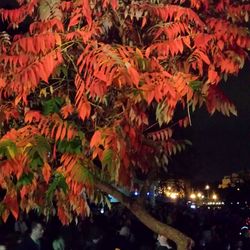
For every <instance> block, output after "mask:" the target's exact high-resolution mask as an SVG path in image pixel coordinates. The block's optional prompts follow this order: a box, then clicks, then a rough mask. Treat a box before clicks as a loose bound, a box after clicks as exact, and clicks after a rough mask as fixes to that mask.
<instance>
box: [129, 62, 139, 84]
mask: <svg viewBox="0 0 250 250" xmlns="http://www.w3.org/2000/svg"><path fill="white" fill-rule="evenodd" d="M128 73H129V75H130V78H131V80H132V82H133V83H134V84H135V86H136V87H138V84H139V81H140V75H139V73H138V71H137V70H136V69H135V68H133V67H132V66H131V65H129V66H128Z"/></svg>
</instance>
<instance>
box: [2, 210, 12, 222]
mask: <svg viewBox="0 0 250 250" xmlns="http://www.w3.org/2000/svg"><path fill="white" fill-rule="evenodd" d="M9 215H10V211H9V210H8V209H5V210H4V212H3V213H2V219H3V222H4V223H6V221H7V219H8V217H9Z"/></svg>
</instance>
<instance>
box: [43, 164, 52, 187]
mask: <svg viewBox="0 0 250 250" xmlns="http://www.w3.org/2000/svg"><path fill="white" fill-rule="evenodd" d="M42 173H43V178H44V180H45V181H46V183H47V184H48V183H49V179H50V176H51V167H50V165H49V164H48V163H47V162H45V163H44V164H43V168H42Z"/></svg>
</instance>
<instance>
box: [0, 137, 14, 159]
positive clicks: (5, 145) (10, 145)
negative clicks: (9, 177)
mask: <svg viewBox="0 0 250 250" xmlns="http://www.w3.org/2000/svg"><path fill="white" fill-rule="evenodd" d="M16 154H17V147H16V144H15V143H14V142H13V141H11V140H8V139H7V140H4V141H3V142H1V143H0V155H2V156H5V157H7V158H8V159H12V158H14V157H15V155H16Z"/></svg>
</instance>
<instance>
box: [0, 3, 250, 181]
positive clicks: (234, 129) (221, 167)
mask: <svg viewBox="0 0 250 250" xmlns="http://www.w3.org/2000/svg"><path fill="white" fill-rule="evenodd" d="M16 6H17V5H16V3H15V0H0V8H1V7H7V8H13V7H16ZM5 29H6V24H3V23H1V22H0V31H1V30H5ZM26 29H27V24H26V23H24V24H23V25H21V27H20V30H26ZM249 69H250V63H249V62H248V63H247V64H246V65H245V67H244V69H243V70H242V71H241V72H240V74H239V76H234V77H231V78H229V80H228V81H227V82H226V83H223V84H222V85H221V86H222V88H223V90H224V91H225V93H226V94H227V96H228V97H229V98H230V99H231V100H232V101H233V102H234V103H235V105H236V107H237V110H238V116H237V117H234V116H231V117H230V118H228V117H225V116H223V115H222V114H219V113H215V114H214V115H213V116H210V115H209V114H208V113H207V112H206V110H205V108H202V109H201V110H198V111H196V112H195V113H193V114H191V120H192V124H193V126H192V127H191V128H188V129H185V130H184V131H183V132H182V136H183V137H184V138H186V139H189V140H190V141H191V142H192V143H193V145H192V146H191V147H189V148H188V149H187V150H186V151H185V152H184V153H183V154H181V155H179V156H177V157H175V158H173V160H172V161H171V163H170V166H169V169H170V171H173V172H176V173H177V174H178V175H181V176H184V177H186V178H189V179H192V180H193V181H194V182H214V181H218V180H220V179H221V178H222V177H223V176H224V175H228V174H231V173H232V172H237V171H240V170H244V169H249V168H250V98H249V97H250V74H249Z"/></svg>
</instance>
